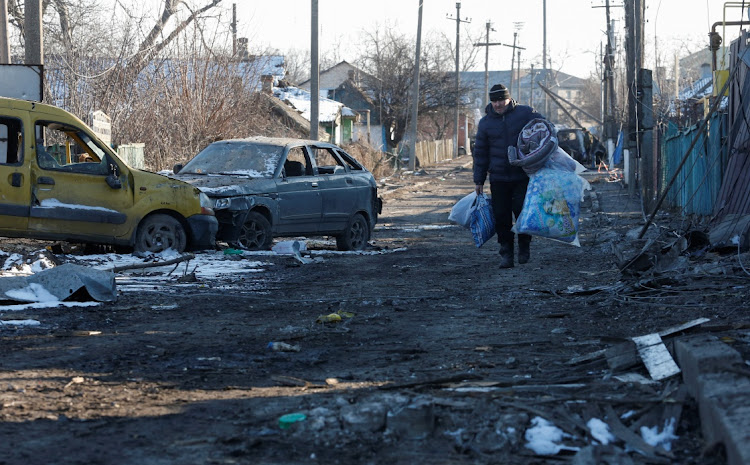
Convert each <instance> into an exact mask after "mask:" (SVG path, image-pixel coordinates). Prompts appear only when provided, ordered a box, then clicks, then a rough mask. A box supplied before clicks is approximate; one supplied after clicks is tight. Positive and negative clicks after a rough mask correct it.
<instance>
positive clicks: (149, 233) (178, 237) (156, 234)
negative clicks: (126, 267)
mask: <svg viewBox="0 0 750 465" xmlns="http://www.w3.org/2000/svg"><path fill="white" fill-rule="evenodd" d="M186 246H187V234H185V228H183V227H182V224H181V223H180V222H179V221H177V220H176V219H175V218H172V217H171V216H169V215H164V214H156V215H151V216H149V217H148V218H146V219H145V220H143V221H141V224H140V225H139V226H138V232H137V233H136V236H135V245H134V246H133V249H134V251H135V252H136V253H146V252H154V253H159V252H163V251H165V250H168V249H173V250H175V251H177V252H179V253H182V252H183V251H184V250H185V247H186Z"/></svg>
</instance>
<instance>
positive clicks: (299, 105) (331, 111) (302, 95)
mask: <svg viewBox="0 0 750 465" xmlns="http://www.w3.org/2000/svg"><path fill="white" fill-rule="evenodd" d="M273 95H274V97H276V98H278V99H280V100H282V101H284V102H286V103H287V104H289V105H291V106H292V107H294V108H295V109H296V110H297V111H299V112H300V113H301V114H302V117H303V118H305V119H306V120H308V121H310V108H311V104H310V92H308V91H306V90H304V89H300V88H299V87H283V88H282V87H274V88H273ZM339 114H342V115H344V116H354V112H353V111H352V110H351V109H349V108H347V107H345V106H344V104H343V103H340V102H337V101H335V100H331V99H327V98H321V99H320V103H319V106H318V120H319V121H320V122H321V123H330V122H333V121H336V117H337V116H338V115H339Z"/></svg>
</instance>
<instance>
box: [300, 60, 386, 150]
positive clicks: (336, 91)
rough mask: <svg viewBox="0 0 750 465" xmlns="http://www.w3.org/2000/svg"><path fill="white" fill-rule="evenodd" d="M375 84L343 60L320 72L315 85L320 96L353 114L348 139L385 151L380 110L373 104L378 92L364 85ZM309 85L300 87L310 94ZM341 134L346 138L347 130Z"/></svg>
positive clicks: (370, 78) (307, 83) (303, 84)
mask: <svg viewBox="0 0 750 465" xmlns="http://www.w3.org/2000/svg"><path fill="white" fill-rule="evenodd" d="M376 81H377V79H376V78H375V77H373V76H370V75H369V74H367V73H365V72H364V71H362V70H360V69H359V68H357V67H356V66H354V65H352V64H350V63H348V62H346V61H342V62H340V63H338V64H336V65H334V66H332V67H331V68H329V69H327V70H325V71H322V72H321V73H320V77H319V80H318V82H319V84H318V86H319V89H320V96H321V97H326V98H329V99H331V100H335V101H337V102H341V103H342V104H344V105H345V106H346V107H348V108H349V109H351V110H352V111H353V112H354V113H355V115H356V121H354V122H353V125H352V127H351V137H350V139H349V140H353V141H365V142H368V143H369V144H370V145H371V146H373V147H375V148H377V149H379V150H386V148H385V142H384V141H385V137H384V133H383V130H384V129H383V127H382V125H381V121H380V111H379V109H378V108H377V106H376V105H375V104H374V103H373V97H374V96H375V95H376V94H375V92H377V90H376V89H371V88H369V87H368V86H367V83H368V82H376ZM310 84H311V83H310V80H307V81H305V82H303V83H301V84H300V85H299V87H300V88H302V89H305V90H307V91H309V90H310ZM344 135H345V136H346V135H347V133H346V130H345V132H344Z"/></svg>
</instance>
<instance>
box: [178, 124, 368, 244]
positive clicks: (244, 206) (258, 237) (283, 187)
mask: <svg viewBox="0 0 750 465" xmlns="http://www.w3.org/2000/svg"><path fill="white" fill-rule="evenodd" d="M173 171H174V175H173V176H174V177H175V178H176V179H179V180H182V181H185V182H188V183H190V184H192V185H193V186H196V187H198V188H199V189H200V190H201V191H202V192H203V193H205V194H207V195H208V196H209V198H210V199H211V200H212V201H213V209H214V212H215V214H216V218H217V219H218V221H219V231H218V233H217V236H216V239H217V241H223V242H226V243H227V244H228V245H230V246H232V247H238V248H242V249H247V250H267V249H269V248H270V247H271V245H272V243H273V239H274V238H275V237H296V236H333V237H334V238H335V239H336V246H337V248H338V249H339V250H363V249H365V248H366V247H367V245H368V241H369V240H370V237H371V234H372V231H373V229H374V227H375V224H376V223H377V220H378V215H379V214H380V213H381V210H382V200H381V199H380V198H379V197H378V188H377V184H376V182H375V179H374V177H373V175H372V174H371V173H370V171H368V170H367V169H366V168H365V167H364V165H362V164H361V163H360V162H359V161H357V160H356V159H355V158H354V157H352V156H351V155H349V154H348V153H347V152H345V151H344V150H343V149H342V148H341V147H339V146H337V145H335V144H331V143H327V142H320V141H314V140H304V139H291V138H271V137H252V138H246V139H231V140H222V141H217V142H213V143H211V144H209V145H208V146H207V147H206V148H205V149H203V150H202V151H201V152H200V153H198V154H197V155H196V156H195V157H194V158H193V159H192V160H190V161H189V162H188V163H186V164H185V165H184V166H183V165H179V164H178V165H175V167H174V170H173Z"/></svg>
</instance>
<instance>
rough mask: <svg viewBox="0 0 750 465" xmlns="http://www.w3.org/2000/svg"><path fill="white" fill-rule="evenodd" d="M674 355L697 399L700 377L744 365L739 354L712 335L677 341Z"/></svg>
mask: <svg viewBox="0 0 750 465" xmlns="http://www.w3.org/2000/svg"><path fill="white" fill-rule="evenodd" d="M674 353H675V358H676V359H677V363H678V365H679V366H680V369H681V370H682V379H683V381H684V382H685V384H686V385H687V387H688V392H690V395H692V396H693V397H697V392H696V389H697V387H698V384H699V383H698V377H699V376H701V375H702V374H705V373H717V372H721V371H723V370H725V369H726V368H727V367H730V366H732V365H734V364H736V363H742V356H741V355H740V353H739V352H737V351H736V350H734V349H733V348H732V347H730V346H729V345H727V344H725V343H723V342H721V341H720V340H718V339H717V338H716V337H715V336H712V335H710V334H702V335H699V336H692V337H685V338H679V339H676V340H675V341H674Z"/></svg>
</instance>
